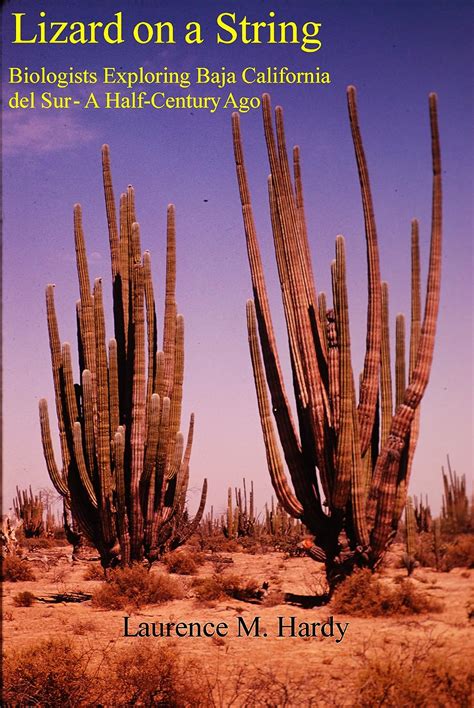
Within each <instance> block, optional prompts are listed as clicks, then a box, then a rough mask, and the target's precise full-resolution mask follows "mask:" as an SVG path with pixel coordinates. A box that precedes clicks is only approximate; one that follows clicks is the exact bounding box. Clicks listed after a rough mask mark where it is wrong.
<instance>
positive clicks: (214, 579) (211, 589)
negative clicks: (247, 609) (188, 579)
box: [193, 573, 259, 602]
mask: <svg viewBox="0 0 474 708" xmlns="http://www.w3.org/2000/svg"><path fill="white" fill-rule="evenodd" d="M258 588H259V584H258V582H257V581H256V580H254V579H253V578H242V577H241V576H239V575H235V574H229V575H227V574H226V573H224V574H222V573H215V574H214V575H212V576H208V575H206V576H204V577H199V578H195V579H194V581H193V589H194V592H195V594H196V597H197V598H198V599H200V600H221V599H222V598H224V597H225V596H226V595H227V596H228V597H232V598H234V599H235V600H242V602H246V601H247V600H252V599H255V597H256V596H257V595H258Z"/></svg>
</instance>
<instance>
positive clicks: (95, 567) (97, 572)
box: [82, 563, 105, 580]
mask: <svg viewBox="0 0 474 708" xmlns="http://www.w3.org/2000/svg"><path fill="white" fill-rule="evenodd" d="M82 577H83V578H84V580H105V573H104V569H103V568H102V566H101V565H99V564H97V563H90V564H89V565H88V566H87V568H86V569H85V571H84V575H83V576H82Z"/></svg>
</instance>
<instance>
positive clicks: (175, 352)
mask: <svg viewBox="0 0 474 708" xmlns="http://www.w3.org/2000/svg"><path fill="white" fill-rule="evenodd" d="M102 168H103V182H104V193H105V205H106V213H107V223H108V230H109V243H110V255H111V266H112V285H113V289H112V292H113V324H114V338H113V339H111V340H110V341H109V342H108V345H107V341H106V334H105V329H106V327H105V314H104V308H103V298H102V280H101V279H100V278H98V279H97V280H96V281H95V282H94V286H93V290H92V291H91V286H90V280H89V270H88V264H87V257H86V246H85V240H84V233H83V227H82V209H81V206H80V205H79V204H76V206H75V207H74V237H75V245H76V260H77V272H78V279H79V292H80V299H79V300H78V302H77V311H76V313H77V334H78V350H79V369H80V377H79V383H77V384H75V383H74V378H73V370H72V360H71V346H70V344H69V343H67V342H65V343H63V344H62V345H61V342H60V338H59V330H58V324H57V319H56V310H55V305H54V286H53V285H48V287H47V288H46V309H47V318H48V330H49V342H50V348H51V362H52V369H53V381H54V391H55V398H56V414H57V420H58V428H59V438H60V447H61V457H62V469H61V470H59V468H58V466H57V464H56V461H55V459H54V453H53V446H52V441H51V433H50V425H49V417H48V409H47V404H46V400H44V399H42V400H41V401H40V423H41V433H42V441H43V450H44V455H45V459H46V464H47V468H48V472H49V475H50V477H51V480H52V482H53V484H54V486H55V488H56V489H57V491H58V492H59V493H60V494H61V495H62V496H63V497H64V498H65V500H66V504H67V506H68V507H70V509H71V512H72V517H73V522H74V523H76V522H77V524H78V526H79V528H80V529H81V530H82V531H83V533H84V534H85V535H86V536H87V538H89V540H90V541H91V542H92V543H93V544H94V545H95V547H96V548H97V549H98V551H99V553H100V556H101V560H102V564H103V565H104V567H109V566H113V565H116V564H117V563H121V564H122V565H127V564H129V563H130V562H131V561H135V560H140V559H142V558H143V557H146V558H147V559H148V560H149V561H153V560H155V559H156V558H157V557H159V556H160V555H161V554H162V553H163V552H164V551H165V550H166V549H167V548H168V547H170V545H174V544H175V543H176V544H179V543H182V542H184V540H185V539H186V537H187V536H188V535H189V534H190V533H192V532H193V530H194V529H195V527H196V526H197V524H198V523H199V520H200V518H201V515H202V512H203V509H204V504H205V499H206V491H207V483H206V481H204V485H203V489H202V494H201V502H200V505H199V509H198V512H197V515H196V517H195V519H194V520H193V521H192V522H190V521H189V520H188V519H187V514H186V511H185V504H186V492H187V488H188V481H189V462H190V455H191V446H192V440H193V429H194V417H193V416H191V420H190V424H189V431H188V436H187V442H186V445H185V444H184V439H183V435H182V433H181V432H180V420H181V401H182V390H183V373H184V320H183V317H182V315H179V314H177V307H176V300H175V283H176V242H175V211H174V206H173V205H169V206H168V218H167V255H166V287H165V307H164V328H163V350H162V351H158V345H157V342H158V331H157V318H156V310H155V300H154V293H153V283H152V277H151V257H150V254H149V252H148V251H145V253H143V254H142V251H141V244H140V227H139V224H138V223H137V219H136V216H135V195H134V190H133V188H132V187H128V189H127V191H126V192H125V193H123V194H122V195H121V197H120V209H119V219H118V221H117V213H116V203H115V198H114V192H113V187H112V179H111V172H110V158H109V148H108V146H107V145H104V147H103V149H102Z"/></svg>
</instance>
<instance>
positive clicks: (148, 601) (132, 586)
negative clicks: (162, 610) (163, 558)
mask: <svg viewBox="0 0 474 708" xmlns="http://www.w3.org/2000/svg"><path fill="white" fill-rule="evenodd" d="M180 597H183V590H182V587H181V585H180V584H179V582H178V581H177V580H175V579H174V578H170V577H169V576H168V575H161V574H152V573H149V572H148V571H147V569H146V568H145V567H144V566H142V565H138V564H137V565H133V566H131V567H130V568H119V569H117V570H113V571H111V572H110V573H109V576H108V578H107V582H105V583H104V584H103V585H102V587H101V588H99V590H97V591H96V592H95V593H94V596H93V598H92V604H94V605H96V606H97V607H102V608H104V609H108V610H121V609H124V608H126V607H129V606H131V607H137V608H138V607H142V606H143V605H158V604H160V603H161V602H166V601H167V600H175V599H177V598H180Z"/></svg>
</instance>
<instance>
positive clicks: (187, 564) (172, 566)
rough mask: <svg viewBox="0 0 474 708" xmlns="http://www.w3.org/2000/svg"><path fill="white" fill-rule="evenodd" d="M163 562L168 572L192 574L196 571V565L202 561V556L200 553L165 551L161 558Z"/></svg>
mask: <svg viewBox="0 0 474 708" xmlns="http://www.w3.org/2000/svg"><path fill="white" fill-rule="evenodd" d="M163 562H164V564H165V565H166V567H167V568H168V571H169V572H170V573H176V574H177V575H194V574H195V573H197V569H198V566H199V565H201V564H202V563H203V562H204V556H203V554H202V553H195V552H193V553H190V552H185V551H177V552H174V553H167V554H166V555H165V556H164V558H163Z"/></svg>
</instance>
